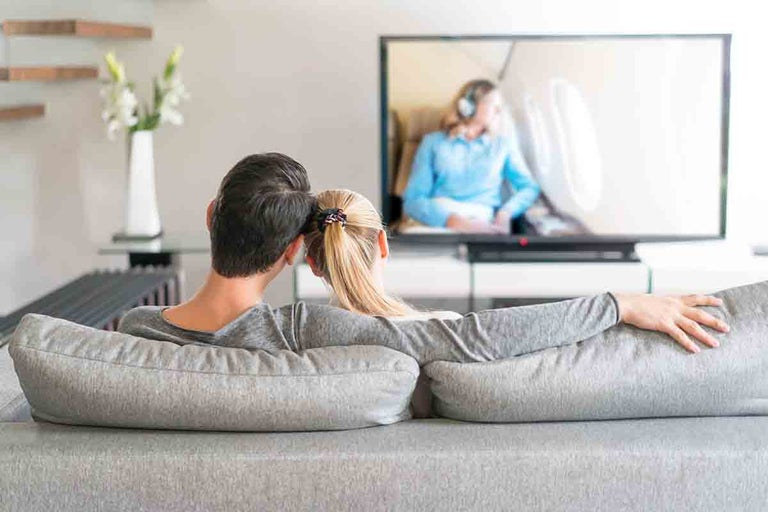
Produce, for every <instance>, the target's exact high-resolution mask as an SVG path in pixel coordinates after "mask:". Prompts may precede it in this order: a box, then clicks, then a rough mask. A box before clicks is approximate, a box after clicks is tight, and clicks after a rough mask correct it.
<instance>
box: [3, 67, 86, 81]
mask: <svg viewBox="0 0 768 512" xmlns="http://www.w3.org/2000/svg"><path fill="white" fill-rule="evenodd" d="M98 76H99V68H97V67H93V66H34V67H20V66H14V67H10V68H0V81H4V82H18V81H27V82H52V81H56V80H83V79H88V78H98Z"/></svg>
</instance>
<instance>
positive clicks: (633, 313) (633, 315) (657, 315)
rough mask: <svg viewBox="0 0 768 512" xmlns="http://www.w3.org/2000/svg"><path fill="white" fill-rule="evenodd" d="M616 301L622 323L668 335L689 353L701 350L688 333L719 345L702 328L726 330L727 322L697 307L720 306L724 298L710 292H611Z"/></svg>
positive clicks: (703, 340) (707, 343) (711, 343)
mask: <svg viewBox="0 0 768 512" xmlns="http://www.w3.org/2000/svg"><path fill="white" fill-rule="evenodd" d="M614 297H616V300H617V301H618V303H619V316H620V319H621V321H622V322H624V323H626V324H629V325H634V326H635V327H639V328H641V329H648V330H651V331H659V332H663V333H666V334H668V335H669V336H671V337H672V339H674V340H675V341H676V342H677V343H679V344H680V345H681V346H682V347H683V348H685V349H686V350H688V351H690V352H700V351H701V349H700V348H699V347H698V345H696V344H695V343H694V342H693V341H692V340H691V338H690V337H691V336H692V337H694V338H696V339H697V340H699V341H700V342H701V343H703V344H705V345H707V346H710V347H717V346H719V345H720V344H719V343H718V341H717V340H716V339H715V337H714V336H712V335H711V334H709V333H708V332H707V331H705V330H704V329H703V328H702V325H706V326H707V327H711V328H713V329H716V330H718V331H720V332H728V330H729V327H728V325H727V324H726V323H725V322H723V321H722V320H718V319H717V318H715V317H714V316H712V315H710V314H709V313H707V312H706V311H703V310H701V309H698V308H697V307H696V306H722V304H723V301H722V300H720V299H718V298H717V297H712V296H709V295H685V296H669V297H659V296H654V295H643V294H614Z"/></svg>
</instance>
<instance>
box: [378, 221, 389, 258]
mask: <svg viewBox="0 0 768 512" xmlns="http://www.w3.org/2000/svg"><path fill="white" fill-rule="evenodd" d="M379 254H381V259H383V260H385V259H387V257H389V242H388V241H387V232H386V231H384V230H383V229H381V230H379Z"/></svg>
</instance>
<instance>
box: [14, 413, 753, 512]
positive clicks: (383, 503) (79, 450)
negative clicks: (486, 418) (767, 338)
mask: <svg viewBox="0 0 768 512" xmlns="http://www.w3.org/2000/svg"><path fill="white" fill-rule="evenodd" d="M766 474H768V418H766V417H741V418H673V419H658V420H657V419H654V420H626V421H604V422H569V423H544V424H506V425H499V424H472V423H459V422H452V421H446V420H426V421H408V422H403V423H398V424H396V425H391V426H386V427H378V428H370V429H362V430H353V431H348V432H299V433H248V434H244V433H222V432H204V433H203V432H169V431H165V432H163V431H141V430H116V429H105V428H90V427H70V426H63V425H52V424H41V423H37V424H32V423H29V424H19V423H15V424H0V496H2V498H0V509H3V510H24V511H27V512H34V511H46V512H47V511H51V510H56V511H64V512H67V511H78V512H83V511H92V510H109V511H111V512H120V511H130V512H133V511H137V510H144V511H163V512H175V511H185V512H195V511H206V512H210V511H228V512H229V511H236V510H254V511H255V510H259V511H262V510H263V511H267V510H291V511H303V510H306V511H339V510H354V511H357V510H359V511H365V512H369V511H390V510H404V511H405V510H419V511H429V510H434V511H448V510H462V511H464V510H478V511H489V510H499V511H501V510H521V511H522V510H524V511H552V510H557V511H572V512H574V511H589V512H593V511H654V512H666V511H669V512H687V511H710V510H711V511H721V510H722V511H725V510H729V511H731V510H732V511H736V510H738V511H755V512H758V511H760V512H762V511H764V510H765V505H766V503H768V479H766V476H765V475H766Z"/></svg>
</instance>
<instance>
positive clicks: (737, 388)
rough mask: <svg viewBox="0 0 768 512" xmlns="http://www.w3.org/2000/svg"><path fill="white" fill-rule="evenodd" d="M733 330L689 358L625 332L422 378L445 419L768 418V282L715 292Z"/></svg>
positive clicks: (657, 340) (442, 369) (442, 367)
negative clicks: (732, 416)
mask: <svg viewBox="0 0 768 512" xmlns="http://www.w3.org/2000/svg"><path fill="white" fill-rule="evenodd" d="M715 295H716V296H718V297H721V298H722V299H723V301H724V307H723V308H707V309H708V311H710V312H711V313H712V314H714V315H715V316H718V317H719V318H721V319H723V320H725V321H726V322H727V323H728V324H729V325H730V327H731V330H730V332H728V333H727V334H716V337H717V338H718V339H719V340H720V347H719V348H716V349H708V348H705V349H703V350H702V352H701V353H699V354H690V353H688V352H686V351H685V350H684V349H682V348H681V347H680V346H678V345H677V344H675V343H674V342H673V341H672V340H671V339H670V338H669V337H667V336H666V335H663V334H660V333H657V332H651V331H644V330H640V329H637V328H634V327H631V326H627V325H619V326H616V327H614V328H612V329H609V330H608V331H605V332H604V333H601V334H599V335H597V336H594V337H592V338H590V339H588V340H585V341H583V342H581V343H577V344H573V345H568V346H563V347H558V348H552V349H547V350H542V351H539V352H535V353H531V354H526V355H524V356H520V357H514V358H510V359H506V360H500V361H494V362H490V363H471V364H460V363H449V362H435V363H432V364H429V365H427V366H426V367H425V368H424V371H425V372H426V374H427V375H428V376H429V378H430V380H431V382H430V387H431V390H432V393H433V395H434V401H433V407H434V411H435V413H436V414H437V415H439V416H444V417H448V418H453V419H460V420H467V421H490V422H523V421H558V420H597V419H620V418H645V417H669V416H726V415H768V282H762V283H757V284H754V285H749V286H743V287H739V288H733V289H729V290H725V291H722V292H719V293H716V294H715Z"/></svg>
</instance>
